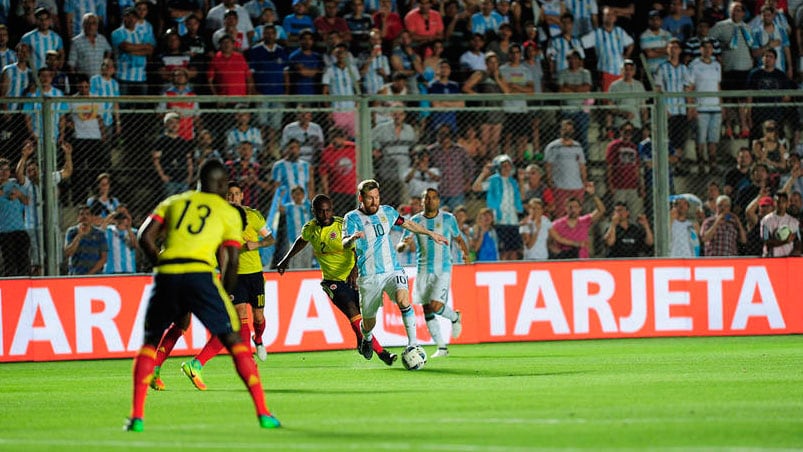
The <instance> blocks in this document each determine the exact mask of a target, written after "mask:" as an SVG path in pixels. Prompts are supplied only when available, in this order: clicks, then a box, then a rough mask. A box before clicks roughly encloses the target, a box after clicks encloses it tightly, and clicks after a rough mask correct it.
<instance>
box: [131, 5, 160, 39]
mask: <svg viewBox="0 0 803 452" xmlns="http://www.w3.org/2000/svg"><path fill="white" fill-rule="evenodd" d="M151 5H152V3H151V2H150V0H135V1H134V10H135V11H136V12H137V33H139V34H142V35H150V36H154V37H155V36H156V35H157V33H156V32H155V31H154V28H153V25H152V24H151V23H150V22H148V14H149V13H150V7H151ZM153 19H155V20H157V21H158V22H157V23H156V25H157V26H159V27H160V28H159V30H160V32H159V34H161V17H158V16H155V17H153V18H152V19H151V20H153Z"/></svg>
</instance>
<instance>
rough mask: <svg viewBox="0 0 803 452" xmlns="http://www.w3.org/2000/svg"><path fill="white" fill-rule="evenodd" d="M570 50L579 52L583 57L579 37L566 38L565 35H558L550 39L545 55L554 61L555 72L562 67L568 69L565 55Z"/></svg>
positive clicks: (584, 54) (584, 53) (583, 53)
mask: <svg viewBox="0 0 803 452" xmlns="http://www.w3.org/2000/svg"><path fill="white" fill-rule="evenodd" d="M572 50H577V51H578V52H580V56H582V57H583V59H585V57H586V52H585V50H583V43H582V42H580V40H579V39H577V38H572V39H566V37H565V36H563V35H560V36H557V37H555V39H552V40H551V41H550V43H549V49H548V50H547V56H549V58H551V59H552V61H554V62H555V72H556V73H557V72H560V71H562V70H564V69H569V62H568V61H567V60H566V57H567V56H568V55H569V52H571V51H572Z"/></svg>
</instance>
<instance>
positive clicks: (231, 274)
mask: <svg viewBox="0 0 803 452" xmlns="http://www.w3.org/2000/svg"><path fill="white" fill-rule="evenodd" d="M218 261H219V262H218V264H219V265H220V281H221V282H222V283H223V288H224V289H225V290H226V293H232V292H234V288H235V287H236V286H237V267H239V266H240V247H239V245H232V244H229V243H227V244H224V245H223V246H221V247H220V251H219V252H218Z"/></svg>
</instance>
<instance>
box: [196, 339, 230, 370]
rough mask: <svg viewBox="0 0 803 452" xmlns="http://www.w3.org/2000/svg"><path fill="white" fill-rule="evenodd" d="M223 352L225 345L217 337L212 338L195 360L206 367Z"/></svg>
mask: <svg viewBox="0 0 803 452" xmlns="http://www.w3.org/2000/svg"><path fill="white" fill-rule="evenodd" d="M221 350H223V343H221V342H220V339H218V338H217V336H212V337H211V338H210V339H209V341H207V342H206V345H204V348H203V349H202V350H201V352H200V353H198V355H197V356H196V357H195V359H197V360H198V362H199V363H201V365H202V366H204V365H206V362H207V361H209V360H210V359H212V358H214V357H215V356H216V355H217V354H218V353H220V351H221Z"/></svg>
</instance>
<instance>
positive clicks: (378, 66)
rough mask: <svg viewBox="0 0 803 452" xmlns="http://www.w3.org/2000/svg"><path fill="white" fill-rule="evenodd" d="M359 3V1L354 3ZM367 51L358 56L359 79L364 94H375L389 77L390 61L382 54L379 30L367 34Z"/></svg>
mask: <svg viewBox="0 0 803 452" xmlns="http://www.w3.org/2000/svg"><path fill="white" fill-rule="evenodd" d="M354 3H355V4H357V3H360V1H359V0H357V1H355V2H354ZM368 41H369V43H370V48H369V50H366V51H364V52H363V53H362V54H360V56H359V62H360V78H361V79H362V82H363V91H364V92H365V94H369V95H370V94H376V93H377V92H379V89H380V88H381V87H382V86H383V85H384V84H385V80H387V79H388V77H390V61H389V60H388V57H387V56H385V55H384V54H383V53H382V35H380V33H379V30H376V29H374V30H371V31H370V33H369V34H368Z"/></svg>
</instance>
